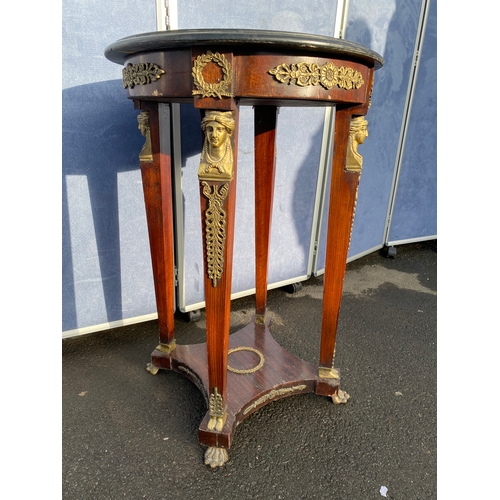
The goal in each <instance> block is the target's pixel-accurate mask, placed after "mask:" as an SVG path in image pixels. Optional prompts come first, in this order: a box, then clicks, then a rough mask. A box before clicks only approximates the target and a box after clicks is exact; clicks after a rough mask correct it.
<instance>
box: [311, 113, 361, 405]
mask: <svg viewBox="0 0 500 500" xmlns="http://www.w3.org/2000/svg"><path fill="white" fill-rule="evenodd" d="M351 123H352V111H350V110H349V109H347V110H338V111H337V114H336V117H335V135H334V154H333V161H332V178H331V186H330V205H329V212H328V234H327V241H326V262H325V275H324V292H323V314H322V325H321V343H320V358H319V376H320V377H321V378H323V379H338V378H339V373H338V371H337V370H336V369H335V368H334V366H333V363H334V357H335V342H336V336H337V326H338V319H339V314H340V304H341V300H342V288H343V283H344V275H345V269H346V262H347V255H348V251H349V243H350V238H351V231H352V224H353V221H354V210H355V206H356V198H357V190H358V185H359V177H360V173H361V161H360V160H358V161H359V168H357V167H356V166H353V163H352V154H353V153H352V151H353V141H354V140H355V134H354V135H353V134H352V132H351ZM364 130H365V132H366V126H365V128H364ZM356 133H357V132H356ZM339 393H340V394H342V392H341V391H339ZM346 397H348V396H347V395H346ZM338 398H340V400H339V401H338V402H343V401H342V400H341V399H342V397H341V396H340V397H338Z"/></svg>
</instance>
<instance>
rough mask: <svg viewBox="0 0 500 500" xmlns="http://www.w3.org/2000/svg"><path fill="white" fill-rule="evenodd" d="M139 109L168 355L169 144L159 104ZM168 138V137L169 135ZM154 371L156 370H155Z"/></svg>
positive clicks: (158, 299) (160, 318)
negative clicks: (164, 141)
mask: <svg viewBox="0 0 500 500" xmlns="http://www.w3.org/2000/svg"><path fill="white" fill-rule="evenodd" d="M137 107H139V109H140V111H141V113H140V115H139V116H138V122H139V129H140V131H141V133H142V134H143V135H144V137H145V140H146V142H145V144H144V146H143V149H142V151H141V152H140V154H139V160H140V165H141V174H142V184H143V190H144V202H145V206H146V217H147V222H148V232H149V244H150V249H151V261H152V266H153V277H154V286H155V295H156V307H157V311H158V323H159V330H160V345H159V346H158V348H157V349H160V350H163V351H164V352H169V351H171V350H172V349H173V348H175V339H174V312H175V300H174V293H175V284H174V243H173V207H172V173H171V157H170V144H166V145H165V147H166V150H165V151H161V149H160V123H159V116H158V103H146V102H141V103H137ZM169 109H170V108H168V110H169ZM164 125H165V126H170V121H169V120H168V119H167V120H165V123H164ZM166 135H167V136H169V135H170V134H166ZM151 368H152V370H154V368H153V367H151ZM156 371H157V370H156Z"/></svg>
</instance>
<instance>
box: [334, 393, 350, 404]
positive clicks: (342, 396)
mask: <svg viewBox="0 0 500 500" xmlns="http://www.w3.org/2000/svg"><path fill="white" fill-rule="evenodd" d="M350 397H351V396H349V394H347V392H345V391H342V390H341V389H339V391H338V392H337V394H334V395H333V396H332V401H333V402H334V403H335V404H336V405H340V404H343V403H347V401H348V400H349V398H350Z"/></svg>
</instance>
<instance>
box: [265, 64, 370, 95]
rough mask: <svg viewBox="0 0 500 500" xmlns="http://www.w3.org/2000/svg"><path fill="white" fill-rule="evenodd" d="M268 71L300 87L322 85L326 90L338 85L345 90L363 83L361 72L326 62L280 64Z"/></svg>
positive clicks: (283, 81)
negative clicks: (320, 63)
mask: <svg viewBox="0 0 500 500" xmlns="http://www.w3.org/2000/svg"><path fill="white" fill-rule="evenodd" d="M269 73H270V74H271V75H274V76H275V77H276V80H278V81H279V82H281V83H288V84H289V85H290V84H292V83H295V84H296V85H299V86H300V87H307V86H314V85H318V83H319V84H320V85H322V86H323V87H324V88H325V89H326V90H330V89H332V88H333V87H339V88H341V89H345V90H351V89H359V88H360V87H361V86H362V85H363V83H365V82H364V81H363V77H362V75H361V73H360V72H359V71H357V70H355V69H353V68H349V67H346V66H335V64H333V63H331V62H327V63H325V64H323V65H322V66H320V65H319V64H316V63H306V62H300V63H293V64H285V63H284V64H280V65H279V66H276V68H273V69H270V70H269Z"/></svg>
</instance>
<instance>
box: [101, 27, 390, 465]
mask: <svg viewBox="0 0 500 500" xmlns="http://www.w3.org/2000/svg"><path fill="white" fill-rule="evenodd" d="M105 54H106V57H107V58H108V59H110V60H111V61H113V62H116V63H118V64H122V65H124V70H123V85H124V88H125V89H126V92H127V97H128V98H129V99H132V100H133V101H134V103H135V106H136V108H137V109H138V110H140V115H139V128H140V130H141V133H142V134H143V135H144V136H145V139H146V143H145V145H144V147H143V149H142V151H141V153H140V155H139V160H140V165H141V172H142V179H143V187H144V196H145V204H146V215H147V219H148V229H149V237H150V246H151V257H152V264H153V274H154V279H155V293H156V302H157V309H158V322H159V336H160V343H159V345H158V346H157V347H156V349H155V350H154V351H153V353H152V355H151V362H150V363H149V364H148V370H149V372H150V373H153V374H154V373H157V371H158V370H159V369H165V370H175V371H177V372H179V373H181V374H183V375H185V376H186V377H188V378H189V379H190V380H192V381H193V382H194V383H195V384H196V385H197V387H199V389H200V390H201V391H202V393H203V395H204V396H205V399H206V402H207V408H208V411H207V414H206V415H205V418H204V419H203V420H202V422H201V423H200V427H199V434H198V436H199V441H200V443H201V444H202V445H204V446H206V447H208V449H207V451H206V453H205V463H206V464H207V465H210V466H211V467H217V466H221V465H223V464H224V463H225V462H226V461H227V460H228V453H227V450H228V449H229V448H230V446H231V441H232V439H233V435H234V433H235V429H236V427H237V425H238V424H239V423H240V422H242V421H243V420H244V419H245V418H246V417H248V416H249V415H251V414H252V413H253V412H254V411H257V410H258V409H259V408H261V407H262V406H264V405H266V404H268V403H270V402H272V401H275V400H277V399H280V398H284V397H287V396H293V395H297V394H303V393H310V392H313V393H316V394H318V395H320V396H328V397H331V398H332V400H333V402H334V403H343V402H346V401H347V399H348V397H349V396H348V395H347V394H346V393H345V392H344V391H342V390H341V389H340V375H339V372H338V370H337V369H336V368H334V354H335V339H336V333H337V323H338V315H339V310H340V301H341V296H342V285H339V283H342V282H343V278H344V273H345V264H346V260H347V253H348V248H349V240H350V235H351V228H352V222H353V217H354V210H355V205H356V197H357V188H358V182H359V177H360V174H361V168H362V157H361V155H360V154H359V153H358V145H359V144H362V143H363V141H364V139H365V137H366V136H367V121H366V120H365V119H364V115H366V113H367V111H368V107H369V102H370V95H371V91H372V86H373V78H374V71H375V70H376V69H378V68H379V67H381V66H382V63H383V61H382V58H381V57H380V56H379V55H378V54H376V53H375V52H372V51H371V50H368V49H366V48H365V47H363V46H361V45H358V44H355V43H352V42H346V41H343V40H338V39H335V38H330V37H323V36H316V35H305V34H297V33H285V32H275V31H257V30H196V31H194V30H193V31H190V30H178V31H164V32H156V33H146V34H141V35H135V36H131V37H127V38H124V39H122V40H119V41H117V42H115V43H114V44H112V45H110V46H109V47H108V48H107V49H106V52H105ZM185 102H192V103H194V106H195V107H196V108H199V109H200V110H202V111H203V115H204V117H203V119H202V121H201V128H202V131H203V135H204V141H203V144H202V154H201V158H200V165H199V169H198V179H199V183H200V212H201V213H200V222H201V225H202V235H203V248H204V286H205V304H206V325H207V326H206V342H205V343H202V344H195V345H177V344H176V342H175V335H174V251H173V248H174V246H173V216H172V184H171V163H170V154H169V153H168V152H167V153H165V152H164V151H160V139H159V120H158V103H185ZM245 105H247V106H253V107H254V115H255V120H254V123H255V128H254V139H255V214H256V215H255V218H256V220H255V243H254V244H255V255H256V262H255V264H256V266H255V267H256V295H255V315H254V317H253V320H252V322H251V323H250V324H249V325H247V326H246V327H244V328H243V329H242V330H240V331H239V332H236V333H234V334H232V335H229V326H230V321H229V319H230V305H231V277H232V255H233V238H234V220H235V219H234V212H235V195H236V178H237V176H236V171H237V165H238V158H237V152H238V147H237V146H238V118H239V112H238V111H239V107H240V106H245ZM297 105H299V106H332V105H335V106H336V116H335V132H334V144H335V154H334V157H333V162H332V176H331V186H330V205H329V215H328V220H329V222H328V234H327V243H326V245H327V247H326V263H325V275H324V299H323V306H322V326H321V341H320V356H319V361H318V364H317V365H313V364H311V363H308V362H305V361H303V360H301V359H299V358H297V357H295V356H293V355H291V354H290V353H289V352H287V351H286V350H285V349H284V348H282V347H281V346H280V345H279V344H278V343H277V342H276V341H275V340H274V339H273V337H272V335H271V332H270V325H269V321H268V319H267V318H266V301H267V269H268V256H269V238H270V227H271V219H272V201H273V190H274V174H275V164H276V159H275V158H276V150H275V138H276V124H277V120H276V118H277V110H278V107H281V106H297ZM167 135H168V134H167Z"/></svg>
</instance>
